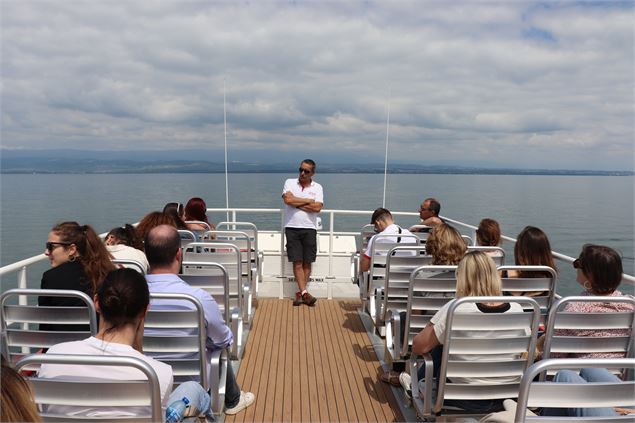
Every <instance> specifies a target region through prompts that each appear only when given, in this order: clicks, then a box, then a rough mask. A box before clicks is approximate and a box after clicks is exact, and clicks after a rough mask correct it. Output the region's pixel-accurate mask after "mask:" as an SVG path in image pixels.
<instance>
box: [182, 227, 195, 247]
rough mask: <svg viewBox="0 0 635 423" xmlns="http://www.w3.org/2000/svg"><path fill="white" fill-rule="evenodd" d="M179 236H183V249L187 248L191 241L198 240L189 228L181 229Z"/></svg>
mask: <svg viewBox="0 0 635 423" xmlns="http://www.w3.org/2000/svg"><path fill="white" fill-rule="evenodd" d="M178 232H179V237H180V238H181V249H183V248H185V247H186V246H187V244H189V243H190V242H196V241H198V239H197V238H196V234H195V233H194V232H192V231H190V230H187V229H179V230H178Z"/></svg>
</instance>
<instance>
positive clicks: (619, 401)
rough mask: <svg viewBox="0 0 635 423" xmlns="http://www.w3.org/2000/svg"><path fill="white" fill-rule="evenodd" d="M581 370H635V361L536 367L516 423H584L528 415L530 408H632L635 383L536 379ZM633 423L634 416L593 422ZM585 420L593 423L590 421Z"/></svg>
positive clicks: (555, 362)
mask: <svg viewBox="0 0 635 423" xmlns="http://www.w3.org/2000/svg"><path fill="white" fill-rule="evenodd" d="M580 368H604V369H608V368H628V369H635V359H632V358H614V359H609V358H603V359H550V360H541V361H539V362H537V363H536V364H534V365H532V366H531V367H529V368H528V369H527V371H525V373H524V374H523V378H522V381H521V383H520V392H519V394H518V406H517V407H516V416H515V419H514V421H515V422H518V423H524V422H528V421H547V422H558V421H569V422H570V421H582V420H583V419H582V418H579V417H553V416H544V417H541V416H526V415H525V410H526V409H527V407H543V408H591V407H593V408H595V407H625V406H626V407H628V406H631V405H632V404H633V392H634V391H635V382H633V381H627V382H622V381H615V382H587V383H580V384H578V383H558V382H546V381H536V380H535V379H536V376H538V375H539V374H543V373H546V372H547V371H557V370H562V369H580ZM622 420H624V421H630V422H632V421H633V416H632V415H631V416H628V415H627V416H606V417H602V416H597V415H596V416H594V417H592V421H594V422H597V421H611V422H613V421H622ZM585 421H591V419H590V418H587V419H586V420H585Z"/></svg>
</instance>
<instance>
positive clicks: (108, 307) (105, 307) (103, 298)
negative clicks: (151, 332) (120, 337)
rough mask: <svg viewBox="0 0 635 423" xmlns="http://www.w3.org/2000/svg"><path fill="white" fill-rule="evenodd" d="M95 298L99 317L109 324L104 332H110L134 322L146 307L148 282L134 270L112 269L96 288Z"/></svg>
mask: <svg viewBox="0 0 635 423" xmlns="http://www.w3.org/2000/svg"><path fill="white" fill-rule="evenodd" d="M97 300H98V301H99V312H100V315H101V317H102V318H103V319H104V320H105V321H106V322H107V323H108V324H109V325H110V326H109V328H108V329H107V331H106V332H112V331H115V330H117V329H119V328H121V327H123V326H125V325H128V324H132V323H134V322H135V321H136V320H137V319H138V317H139V315H141V314H142V313H143V312H144V311H145V310H146V309H147V308H148V304H149V303H150V292H149V291H148V283H147V282H146V280H145V278H144V277H143V275H142V274H141V273H139V272H137V271H136V270H133V269H125V268H124V269H117V270H113V271H112V272H110V273H108V275H107V276H106V279H104V282H103V283H102V284H101V286H100V287H99V289H98V290H97Z"/></svg>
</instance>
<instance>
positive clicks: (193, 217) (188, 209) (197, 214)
mask: <svg viewBox="0 0 635 423" xmlns="http://www.w3.org/2000/svg"><path fill="white" fill-rule="evenodd" d="M185 221H186V222H188V221H197V222H205V223H207V224H208V225H209V229H210V230H212V231H213V230H215V229H216V228H215V227H214V225H212V224H211V223H209V220H207V205H206V204H205V201H204V200H203V199H202V198H199V197H193V198H190V199H189V201H188V202H187V204H186V205H185ZM186 225H187V228H188V229H189V230H191V231H199V232H201V231H206V230H207V226H205V225H201V224H200V223H186Z"/></svg>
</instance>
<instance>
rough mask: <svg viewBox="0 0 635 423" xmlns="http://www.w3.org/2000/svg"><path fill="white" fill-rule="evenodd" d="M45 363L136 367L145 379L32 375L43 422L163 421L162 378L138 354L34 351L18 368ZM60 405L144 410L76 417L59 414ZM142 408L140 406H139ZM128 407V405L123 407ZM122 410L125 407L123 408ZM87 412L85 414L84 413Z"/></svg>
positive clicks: (32, 383)
mask: <svg viewBox="0 0 635 423" xmlns="http://www.w3.org/2000/svg"><path fill="white" fill-rule="evenodd" d="M42 364H59V365H65V366H82V368H85V367H86V366H117V367H133V368H135V369H138V370H139V371H141V372H143V374H144V375H145V376H146V378H147V379H146V380H132V381H131V380H110V379H109V380H105V379H96V378H85V377H81V375H80V374H78V373H79V372H80V370H70V369H69V375H73V376H72V377H71V376H69V377H68V378H67V377H63V378H59V377H56V378H52V379H44V378H37V377H33V378H29V382H30V383H31V386H32V387H33V393H34V399H35V402H36V403H37V404H38V405H39V406H40V408H41V410H43V411H42V412H41V413H40V414H41V416H42V418H43V420H44V421H47V422H48V421H63V422H67V421H104V419H105V418H106V419H107V420H108V421H113V420H126V421H130V420H134V421H141V422H157V421H162V420H163V418H164V416H163V411H162V410H161V388H160V386H159V379H158V377H157V374H156V372H155V371H154V369H153V368H152V367H151V366H150V365H149V364H148V363H146V362H145V361H143V360H140V359H138V358H135V357H114V356H91V355H70V354H68V355H66V354H34V355H30V356H27V357H24V358H23V359H22V360H20V361H19V362H18V363H17V364H16V370H18V371H20V370H22V369H24V368H32V367H34V366H37V367H39V366H40V365H42ZM57 407H60V408H61V407H63V408H64V409H68V407H78V408H82V409H83V408H88V409H90V408H95V409H99V408H102V407H107V408H111V409H112V408H117V407H122V408H123V407H135V408H134V410H135V411H139V410H141V413H142V414H140V415H139V414H138V415H136V416H135V417H133V418H131V416H130V415H125V416H122V417H117V416H112V415H108V416H107V417H104V416H95V417H90V416H86V415H84V416H73V415H67V414H60V413H56V412H55V409H56V408H57ZM138 407H140V408H138ZM124 409H125V408H124ZM146 410H147V411H146ZM122 411H123V410H122ZM82 414H85V413H82Z"/></svg>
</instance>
